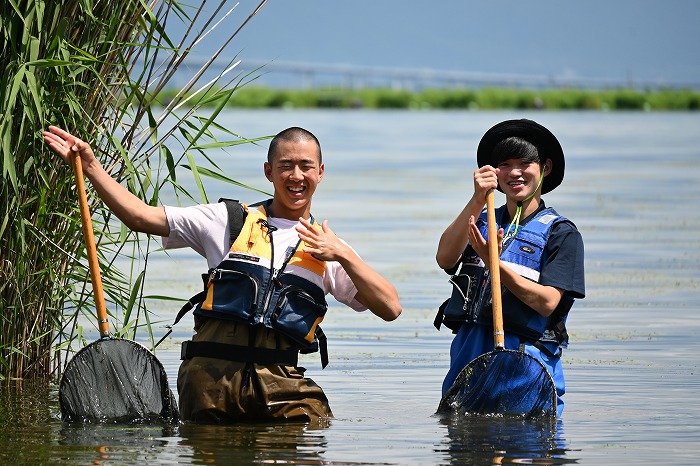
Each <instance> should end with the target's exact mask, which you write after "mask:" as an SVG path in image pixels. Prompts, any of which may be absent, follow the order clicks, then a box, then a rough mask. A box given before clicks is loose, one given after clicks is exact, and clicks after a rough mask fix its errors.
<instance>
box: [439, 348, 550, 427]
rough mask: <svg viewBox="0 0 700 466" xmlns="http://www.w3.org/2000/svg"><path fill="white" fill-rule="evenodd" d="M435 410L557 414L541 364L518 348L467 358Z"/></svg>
mask: <svg viewBox="0 0 700 466" xmlns="http://www.w3.org/2000/svg"><path fill="white" fill-rule="evenodd" d="M438 412H443V413H444V412H457V413H460V414H465V415H504V416H518V417H523V418H539V417H545V416H553V417H556V416H557V392H556V388H555V387H554V381H553V380H552V377H551V375H550V374H549V372H547V369H546V368H545V366H544V365H543V364H542V363H541V362H540V361H539V360H537V359H536V358H534V357H532V356H530V355H529V354H526V353H523V352H521V351H513V350H506V349H502V350H494V351H491V352H489V353H486V354H483V355H481V356H479V357H478V358H476V359H474V360H473V361H471V362H470V363H469V364H468V365H467V366H466V367H465V368H464V369H462V372H460V374H459V375H458V376H457V378H456V379H455V381H454V383H453V384H452V387H450V389H449V390H448V391H447V392H446V393H445V395H444V396H443V398H442V400H441V401H440V405H439V407H438Z"/></svg>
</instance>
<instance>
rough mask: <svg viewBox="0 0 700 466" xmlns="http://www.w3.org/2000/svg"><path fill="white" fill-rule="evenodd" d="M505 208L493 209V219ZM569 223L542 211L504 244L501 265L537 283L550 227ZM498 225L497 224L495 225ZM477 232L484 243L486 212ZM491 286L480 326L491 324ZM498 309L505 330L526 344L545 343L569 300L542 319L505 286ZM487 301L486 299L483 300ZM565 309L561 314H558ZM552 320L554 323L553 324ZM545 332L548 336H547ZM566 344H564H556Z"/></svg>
mask: <svg viewBox="0 0 700 466" xmlns="http://www.w3.org/2000/svg"><path fill="white" fill-rule="evenodd" d="M505 208H506V206H501V207H499V208H498V209H496V218H497V219H501V218H502V216H503V212H504V211H505ZM566 221H569V220H568V219H567V218H565V217H562V216H561V215H559V214H558V213H557V212H556V211H555V210H554V209H553V208H551V207H546V208H544V209H542V210H541V211H539V212H537V213H536V214H535V216H534V217H533V218H532V219H530V221H528V222H527V223H526V224H525V225H520V226H519V228H518V231H517V232H516V234H515V236H514V237H512V238H509V239H507V240H505V241H504V244H503V250H502V252H501V261H502V262H503V263H504V264H505V265H506V266H508V267H510V268H511V269H512V270H514V271H515V272H516V273H517V274H518V275H521V276H523V277H525V278H527V279H529V280H532V281H534V282H539V278H540V271H541V270H542V263H543V262H544V261H545V259H546V257H544V252H545V247H546V245H547V238H548V237H549V234H550V232H551V231H552V227H554V225H556V224H558V223H560V222H566ZM499 223H500V222H499ZM478 226H479V230H480V231H481V234H482V235H483V236H484V238H485V239H487V240H488V228H487V225H486V211H483V212H482V213H481V215H480V216H479V223H478ZM490 285H491V282H490V281H489V282H488V284H487V286H485V287H484V289H483V291H482V292H483V293H484V299H483V301H482V302H483V305H482V311H481V313H480V314H479V322H480V323H488V324H492V323H493V314H492V310H491V305H492V303H491V286H490ZM501 289H502V293H501V296H502V298H501V299H502V307H503V323H504V327H505V329H506V330H509V331H511V332H513V333H516V334H519V335H521V336H524V337H526V338H527V339H529V340H541V339H544V340H549V341H551V340H552V338H554V334H553V333H554V331H555V328H553V327H554V325H553V324H555V323H561V325H564V324H565V323H566V316H567V314H568V311H569V309H570V308H571V305H572V304H573V300H571V301H570V302H569V300H568V299H567V298H566V297H563V298H562V303H561V304H560V308H558V309H557V310H555V311H554V312H553V313H552V314H551V315H550V316H549V317H545V316H543V315H542V314H540V313H539V312H537V311H535V310H534V309H532V308H530V307H529V306H527V305H526V304H525V303H523V302H522V301H520V300H519V299H518V298H517V297H516V296H515V295H514V294H513V293H511V292H510V290H508V288H506V287H505V286H502V288H501ZM487 297H488V298H487ZM564 307H566V309H565V312H562V311H563V310H564ZM554 319H556V320H557V321H558V322H553V320H554ZM548 330H549V332H548ZM560 343H564V344H565V343H566V342H560Z"/></svg>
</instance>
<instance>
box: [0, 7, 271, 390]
mask: <svg viewBox="0 0 700 466" xmlns="http://www.w3.org/2000/svg"><path fill="white" fill-rule="evenodd" d="M199 3H201V4H200V5H198V6H193V7H187V6H185V5H184V4H183V3H180V2H178V1H175V0H160V1H153V2H151V3H148V2H146V1H145V0H55V1H52V2H46V1H44V0H9V3H8V2H7V1H5V2H3V3H2V6H0V18H1V21H2V22H1V23H0V29H1V30H2V35H3V38H4V39H5V40H4V42H2V43H0V66H1V67H2V68H1V69H2V71H3V72H2V75H1V76H0V102H1V104H0V105H2V107H1V109H0V112H1V115H0V144H1V147H0V148H1V153H2V156H1V158H0V159H1V160H2V170H1V175H0V214H1V215H0V219H1V220H0V222H1V223H0V379H7V378H45V379H47V380H48V379H50V378H51V376H57V375H59V374H60V372H61V370H62V368H63V367H64V365H65V362H66V360H67V359H69V356H70V353H71V352H72V351H75V350H76V349H78V348H79V347H80V346H81V345H82V344H83V343H85V342H87V341H88V340H89V339H90V335H91V334H92V335H94V337H96V336H97V333H96V331H94V332H91V331H89V327H88V328H83V327H84V325H86V323H89V326H90V327H95V328H96V318H95V313H94V306H93V302H94V301H93V298H92V295H91V293H92V290H91V286H90V280H89V273H88V270H87V266H86V260H85V254H84V247H83V238H82V234H81V231H80V217H79V214H78V206H77V197H76V193H75V183H74V179H73V173H72V171H71V169H70V167H68V166H67V165H66V164H63V163H62V161H61V160H60V158H59V157H57V156H56V155H54V154H53V153H51V151H50V150H49V149H48V147H47V146H46V145H45V144H44V143H43V141H42V137H41V133H42V131H43V130H44V129H45V128H46V127H47V126H48V125H50V124H51V125H56V126H61V127H63V128H65V129H67V130H69V131H71V132H73V133H74V134H76V135H79V137H81V138H83V139H84V140H86V141H89V142H90V143H91V144H92V146H93V148H94V149H95V152H96V154H97V156H98V158H99V159H100V161H101V163H102V165H103V166H104V167H105V168H106V169H107V170H108V172H109V173H110V174H111V175H112V176H113V177H114V178H115V179H117V180H118V181H119V182H121V183H123V184H125V185H126V186H127V187H128V188H129V189H130V190H131V191H132V192H133V193H134V194H136V195H137V196H139V197H141V198H142V199H143V200H144V201H145V202H147V203H149V204H152V205H156V204H158V203H159V200H160V199H161V197H162V196H163V194H164V193H165V192H166V190H167V192H171V193H174V194H175V196H176V197H177V199H182V198H185V199H188V200H194V201H205V202H206V201H207V196H206V190H205V188H204V183H203V180H202V177H205V176H213V177H216V178H218V179H225V180H227V181H230V182H231V183H235V184H238V183H237V182H235V181H234V180H230V179H228V178H226V177H225V176H224V174H223V173H221V170H220V169H219V167H218V166H217V164H216V163H215V161H214V160H213V159H212V157H210V156H209V154H208V152H207V151H208V150H209V149H212V148H217V149H218V148H226V147H231V146H234V145H237V144H243V143H249V142H254V141H256V140H259V139H262V138H257V139H246V138H243V137H240V136H238V135H236V134H234V133H233V132H232V131H230V130H229V129H227V128H223V127H221V126H220V125H218V124H217V123H216V117H217V115H218V114H219V112H220V111H221V110H222V109H223V108H224V106H225V105H226V103H227V102H228V101H229V99H230V98H231V96H232V94H233V93H234V92H235V91H236V90H237V89H238V88H239V87H241V86H243V85H244V84H246V83H247V82H249V81H251V80H253V79H254V77H255V76H254V73H255V71H254V72H252V73H248V74H242V73H238V72H237V71H236V66H235V65H236V62H234V61H232V62H229V63H228V66H226V72H225V73H222V74H219V75H217V76H214V77H213V78H212V79H210V78H207V79H209V82H206V83H204V76H207V71H208V69H209V67H210V65H211V64H213V63H215V62H216V60H217V58H219V56H220V54H221V52H222V51H224V49H225V47H226V46H227V45H229V43H230V42H231V41H232V40H233V38H234V37H235V36H236V34H237V33H238V31H240V29H241V28H242V27H243V26H245V25H246V24H247V23H248V22H249V21H250V20H251V19H252V17H253V16H254V15H255V14H257V12H258V11H259V10H260V8H262V6H263V5H264V4H265V3H266V1H261V2H259V3H258V4H257V5H254V8H253V9H252V10H251V11H250V12H249V13H248V14H247V15H246V14H243V15H241V14H240V13H239V11H237V10H236V8H237V5H234V6H233V7H231V6H230V5H229V2H228V1H227V0H218V3H215V4H212V5H210V4H209V3H210V2H208V1H207V0H203V1H201V2H199ZM234 20H236V21H239V22H238V23H237V25H236V27H231V22H232V21H234ZM174 23H179V26H180V27H179V28H177V29H176V30H180V31H182V32H181V33H179V34H178V36H177V37H174V36H172V35H170V34H169V33H168V32H167V31H170V30H171V29H172V28H171V27H170V26H172V25H173V24H174ZM195 26H196V27H195ZM215 27H219V28H223V27H226V28H227V30H228V31H232V32H231V33H230V34H229V36H228V37H227V39H226V40H225V41H224V42H223V43H222V44H221V47H220V48H219V49H218V50H217V51H216V52H215V54H214V55H213V56H211V57H210V59H209V60H208V61H207V63H206V64H205V65H204V66H203V67H201V68H200V69H199V70H197V71H196V72H195V73H193V75H192V76H191V79H190V80H189V81H188V82H187V84H185V85H184V86H182V87H181V89H180V92H179V93H177V94H176V95H175V96H173V97H172V98H171V99H170V100H169V101H168V102H167V103H166V102H159V101H158V100H157V98H156V96H157V95H158V94H159V93H160V92H161V91H162V89H164V88H165V86H166V85H168V84H169V83H170V82H171V80H172V79H173V77H174V76H175V73H176V72H177V71H178V70H179V69H180V67H181V66H182V64H183V61H184V60H185V58H186V57H187V55H188V54H189V53H190V52H191V51H192V50H196V46H197V44H198V43H199V42H200V41H201V40H202V39H203V38H204V36H205V35H206V34H207V33H208V32H209V31H210V30H211V29H212V28H215ZM256 71H257V70H256ZM229 75H230V76H231V77H229ZM171 87H172V86H171ZM200 91H204V92H200ZM203 107H206V108H207V110H206V112H201V109H202V108H203ZM183 170H190V171H191V172H192V174H193V175H194V179H195V182H196V186H197V193H190V192H188V191H187V190H186V189H185V188H183V186H182V185H181V184H180V183H179V182H178V174H179V173H180V174H181V173H182V171H183ZM88 190H89V187H88ZM89 203H90V207H91V212H92V214H93V226H94V228H95V238H96V241H97V245H98V252H99V261H100V268H101V271H102V276H103V282H104V291H105V298H106V300H107V304H108V311H109V314H110V320H111V324H112V333H113V334H114V335H116V336H120V337H126V338H136V337H137V334H139V335H141V334H143V333H144V332H145V334H146V337H147V338H150V339H151V340H153V338H154V336H153V330H152V321H151V319H152V316H151V315H150V314H149V313H148V311H147V309H146V307H145V305H144V300H145V299H147V298H148V297H146V296H143V295H142V293H141V291H142V287H143V283H144V278H145V276H146V272H147V265H148V255H149V254H150V253H151V251H152V250H153V249H154V248H155V246H154V243H153V241H152V240H151V238H150V237H148V236H147V235H138V234H135V233H133V232H130V231H127V230H126V229H125V228H124V227H123V226H122V225H121V223H120V222H119V221H117V220H116V219H114V218H113V217H112V214H111V213H110V212H109V211H108V210H107V209H106V208H105V207H104V206H103V204H102V203H101V202H100V201H99V199H98V198H97V197H95V196H89ZM139 332H140V333H139ZM94 337H93V338H94Z"/></svg>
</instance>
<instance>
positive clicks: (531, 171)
mask: <svg viewBox="0 0 700 466" xmlns="http://www.w3.org/2000/svg"><path fill="white" fill-rule="evenodd" d="M550 166H551V161H550V160H547V162H546V163H545V167H544V174H545V176H546V175H547V174H548V173H549V167H550ZM497 168H498V169H499V170H500V172H499V174H498V185H499V186H500V187H501V190H502V191H503V193H504V194H505V195H506V196H507V197H508V198H510V199H512V200H515V201H523V200H525V199H527V197H528V196H530V195H531V194H532V193H533V192H534V191H535V190H537V189H538V185H539V182H540V175H541V173H542V166H541V165H540V164H539V163H538V162H528V161H525V160H521V159H508V160H504V161H503V162H501V163H499V164H498V166H497ZM540 189H541V188H540Z"/></svg>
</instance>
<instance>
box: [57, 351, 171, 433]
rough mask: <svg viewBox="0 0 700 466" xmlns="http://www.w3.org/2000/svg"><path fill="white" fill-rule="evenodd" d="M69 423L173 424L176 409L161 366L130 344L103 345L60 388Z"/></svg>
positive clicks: (74, 363)
mask: <svg viewBox="0 0 700 466" xmlns="http://www.w3.org/2000/svg"><path fill="white" fill-rule="evenodd" d="M59 401H60V406H61V417H62V419H63V421H65V422H141V423H143V422H175V421H177V420H179V412H178V409H177V403H176V402H175V398H174V396H173V394H172V392H171V390H170V387H169V386H168V379H167V375H166V373H165V369H163V366H162V364H161V363H160V361H158V359H156V357H155V356H154V355H153V353H151V352H150V351H149V350H148V349H146V348H145V347H144V346H142V345H140V344H138V343H136V342H133V341H131V340H122V339H102V340H97V341H95V342H93V343H91V344H90V345H88V346H86V347H85V348H83V349H82V350H80V351H79V352H78V353H77V354H76V355H75V357H74V358H73V359H72V360H71V361H70V362H69V363H68V365H67V367H66V370H65V372H64V373H63V377H62V378H61V384H60V387H59Z"/></svg>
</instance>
